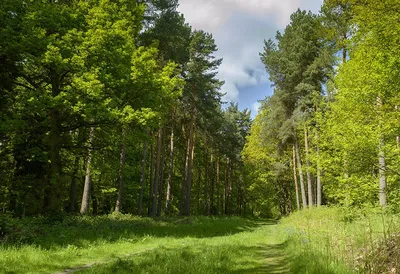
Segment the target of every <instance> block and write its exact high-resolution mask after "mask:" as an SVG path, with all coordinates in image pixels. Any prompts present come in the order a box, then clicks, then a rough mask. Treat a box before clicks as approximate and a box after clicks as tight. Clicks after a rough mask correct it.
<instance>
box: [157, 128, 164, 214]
mask: <svg viewBox="0 0 400 274" xmlns="http://www.w3.org/2000/svg"><path fill="white" fill-rule="evenodd" d="M161 151H162V152H161V167H160V183H159V187H158V204H157V216H161V207H162V206H161V204H162V198H163V190H164V167H165V144H164V129H163V130H162V142H161Z"/></svg>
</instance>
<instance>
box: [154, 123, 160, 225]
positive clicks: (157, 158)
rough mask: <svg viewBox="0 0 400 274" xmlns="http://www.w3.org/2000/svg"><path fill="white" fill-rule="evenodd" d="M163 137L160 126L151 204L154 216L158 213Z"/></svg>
mask: <svg viewBox="0 0 400 274" xmlns="http://www.w3.org/2000/svg"><path fill="white" fill-rule="evenodd" d="M161 139H162V130H161V127H160V128H159V129H158V138H157V152H156V167H155V173H154V185H153V193H152V204H151V216H152V217H156V215H157V194H158V183H159V179H160V158H161V141H162V140H161Z"/></svg>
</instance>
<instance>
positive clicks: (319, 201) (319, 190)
mask: <svg viewBox="0 0 400 274" xmlns="http://www.w3.org/2000/svg"><path fill="white" fill-rule="evenodd" d="M321 204H322V184H321V165H320V160H319V147H318V146H317V206H321Z"/></svg>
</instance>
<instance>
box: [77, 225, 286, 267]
mask: <svg viewBox="0 0 400 274" xmlns="http://www.w3.org/2000/svg"><path fill="white" fill-rule="evenodd" d="M278 230H279V228H278V225H276V224H272V223H268V222H256V223H254V226H253V227H248V228H247V229H246V230H244V231H243V232H239V233H232V234H230V233H228V235H224V236H215V237H204V238H193V237H185V238H183V239H170V241H169V242H168V243H167V244H162V245H160V246H159V247H158V248H156V249H154V250H152V251H149V252H144V253H139V254H137V255H136V256H132V257H129V258H124V259H117V260H115V261H114V262H112V263H108V264H101V265H95V266H93V267H91V268H88V269H83V270H82V271H79V273H289V270H288V267H287V264H286V261H285V255H284V250H283V243H282V240H280V237H279V235H278V234H279V231H278Z"/></svg>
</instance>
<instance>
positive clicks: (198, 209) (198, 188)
mask: <svg viewBox="0 0 400 274" xmlns="http://www.w3.org/2000/svg"><path fill="white" fill-rule="evenodd" d="M200 188H201V168H200V165H198V166H197V214H200Z"/></svg>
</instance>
